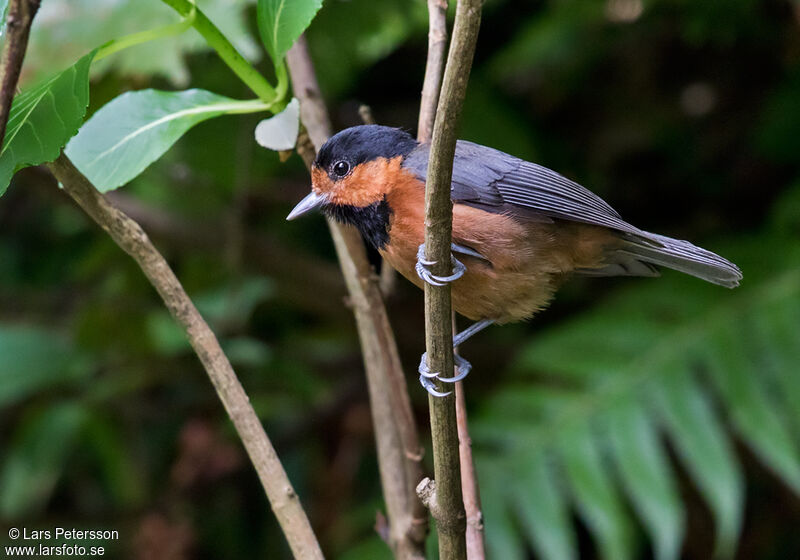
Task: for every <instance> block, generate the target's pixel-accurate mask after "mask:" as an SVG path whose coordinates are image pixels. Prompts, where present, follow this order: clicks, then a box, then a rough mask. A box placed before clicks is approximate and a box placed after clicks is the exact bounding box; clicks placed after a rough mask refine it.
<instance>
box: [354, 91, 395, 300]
mask: <svg viewBox="0 0 800 560" xmlns="http://www.w3.org/2000/svg"><path fill="white" fill-rule="evenodd" d="M358 116H360V117H361V121H362V122H363V123H364V124H377V123H376V121H375V117H374V116H373V115H372V108H371V107H370V106H369V105H364V104H362V105H361V106H359V108H358ZM378 286H379V287H380V289H381V293H382V294H383V297H384V299H389V298H390V297H391V296H392V295H393V294H394V290H395V288H396V287H397V271H396V270H395V269H394V268H392V266H391V265H390V264H389V263H387V262H386V261H385V260H384V261H383V263H382V265H381V275H380V279H379V281H378Z"/></svg>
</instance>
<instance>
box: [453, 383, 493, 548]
mask: <svg viewBox="0 0 800 560" xmlns="http://www.w3.org/2000/svg"><path fill="white" fill-rule="evenodd" d="M456 425H457V427H458V455H459V462H460V464H461V493H462V494H463V495H464V511H465V513H466V515H467V535H466V536H467V560H483V559H484V558H486V550H485V548H484V545H483V514H482V513H481V497H480V494H479V493H478V478H477V475H476V473H475V463H474V462H473V461H472V438H470V437H469V429H468V423H467V403H466V402H465V400H464V384H463V383H462V382H461V381H459V382H458V383H456Z"/></svg>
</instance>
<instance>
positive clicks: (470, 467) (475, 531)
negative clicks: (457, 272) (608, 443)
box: [417, 0, 485, 560]
mask: <svg viewBox="0 0 800 560" xmlns="http://www.w3.org/2000/svg"><path fill="white" fill-rule="evenodd" d="M446 46H447V0H428V58H427V62H426V65H425V79H424V82H423V85H422V98H421V101H420V110H419V123H418V126H417V140H419V141H420V142H430V141H431V134H432V133H433V124H434V118H435V116H436V106H437V103H438V101H439V90H440V89H441V85H442V73H443V70H444V61H445V52H446ZM455 325H456V323H455V314H453V332H455V328H456V327H455ZM455 391H456V423H457V431H458V441H459V459H460V466H461V490H462V493H463V495H464V510H465V513H466V517H467V529H466V542H467V557H468V558H469V560H483V558H485V551H484V545H483V520H482V515H481V507H480V496H479V493H478V482H477V477H476V474H475V465H474V463H473V461H472V443H471V440H470V437H469V429H468V424H467V409H466V402H465V399H464V385H463V384H462V383H461V382H460V381H459V382H458V383H456V388H455Z"/></svg>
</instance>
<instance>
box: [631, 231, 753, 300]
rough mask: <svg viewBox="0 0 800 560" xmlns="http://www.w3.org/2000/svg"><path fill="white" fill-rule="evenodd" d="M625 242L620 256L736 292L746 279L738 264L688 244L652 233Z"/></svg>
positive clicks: (634, 236) (632, 237)
mask: <svg viewBox="0 0 800 560" xmlns="http://www.w3.org/2000/svg"><path fill="white" fill-rule="evenodd" d="M623 240H624V241H623V247H622V248H621V249H619V250H618V251H617V252H618V253H621V254H622V255H625V256H629V257H633V258H635V259H636V260H638V261H642V262H645V263H649V264H655V265H658V266H665V267H667V268H672V269H674V270H678V271H680V272H684V273H686V274H690V275H692V276H696V277H697V278H701V279H703V280H706V281H707V282H711V283H713V284H718V285H720V286H725V287H726V288H735V287H736V286H738V285H739V280H741V279H742V271H741V270H739V267H737V266H736V265H735V264H733V263H732V262H730V261H728V260H726V259H723V258H722V257H720V256H719V255H717V254H716V253H712V252H711V251H706V250H705V249H702V248H700V247H697V246H695V245H692V244H691V243H689V242H688V241H682V240H680V239H672V238H671V237H666V236H664V235H658V234H655V233H649V232H642V234H641V235H633V234H626V235H625V236H624V238H623Z"/></svg>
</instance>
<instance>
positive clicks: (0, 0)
mask: <svg viewBox="0 0 800 560" xmlns="http://www.w3.org/2000/svg"><path fill="white" fill-rule="evenodd" d="M7 17H8V0H0V18H2V19H1V20H0V37H2V38H3V39H5V35H6V18H7Z"/></svg>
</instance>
